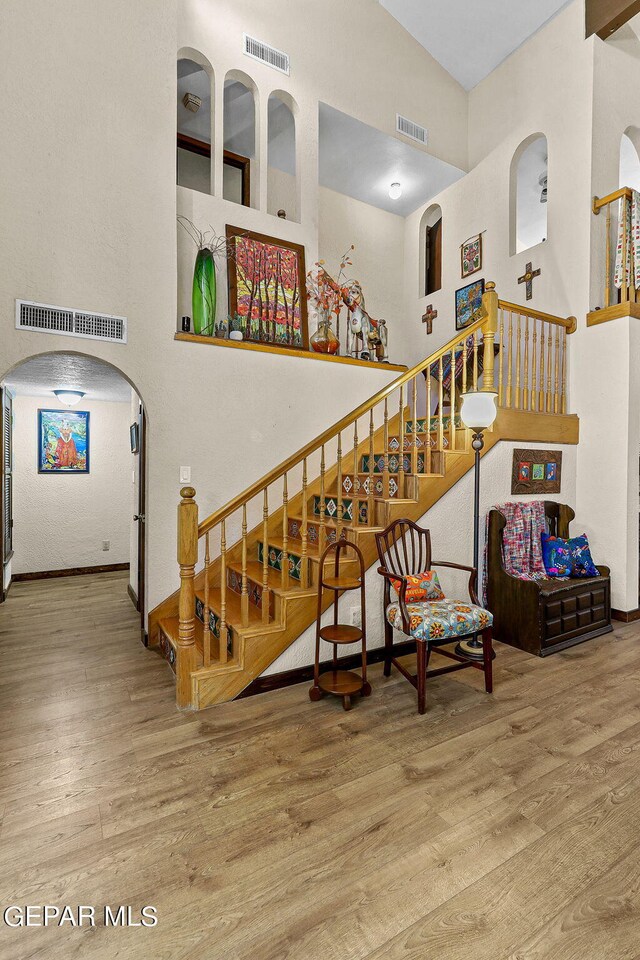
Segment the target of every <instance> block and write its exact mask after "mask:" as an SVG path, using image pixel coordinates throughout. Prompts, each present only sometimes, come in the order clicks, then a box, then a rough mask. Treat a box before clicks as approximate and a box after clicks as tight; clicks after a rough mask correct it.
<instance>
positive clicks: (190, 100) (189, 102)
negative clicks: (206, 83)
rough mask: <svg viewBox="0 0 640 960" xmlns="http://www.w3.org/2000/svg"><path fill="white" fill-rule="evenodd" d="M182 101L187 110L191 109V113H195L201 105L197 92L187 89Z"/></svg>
mask: <svg viewBox="0 0 640 960" xmlns="http://www.w3.org/2000/svg"><path fill="white" fill-rule="evenodd" d="M182 102H183V104H184V105H185V107H186V108H187V110H191V113H197V112H198V110H199V109H200V107H201V106H202V98H201V97H199V96H198V95H197V94H195V93H189V92H188V91H187V93H185V95H184V97H183V98H182Z"/></svg>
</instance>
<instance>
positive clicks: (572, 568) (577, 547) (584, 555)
mask: <svg viewBox="0 0 640 960" xmlns="http://www.w3.org/2000/svg"><path fill="white" fill-rule="evenodd" d="M542 561H543V563H544V566H545V570H546V571H547V574H548V575H549V576H550V577H560V578H565V577H599V576H600V573H599V571H598V568H597V567H596V565H595V564H594V562H593V558H592V556H591V550H590V549H589V541H588V539H587V535H586V534H585V533H583V534H581V535H580V536H579V537H571V538H570V539H568V540H563V539H562V538H561V537H551V536H549V534H548V533H543V534H542Z"/></svg>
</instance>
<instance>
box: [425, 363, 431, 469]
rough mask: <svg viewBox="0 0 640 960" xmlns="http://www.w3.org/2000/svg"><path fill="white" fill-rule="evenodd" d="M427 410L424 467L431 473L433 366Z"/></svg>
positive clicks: (428, 377)
mask: <svg viewBox="0 0 640 960" xmlns="http://www.w3.org/2000/svg"><path fill="white" fill-rule="evenodd" d="M426 380H427V384H426V386H427V408H426V410H425V444H426V446H425V454H424V467H425V470H426V472H427V473H431V364H429V366H428V367H427V377H426Z"/></svg>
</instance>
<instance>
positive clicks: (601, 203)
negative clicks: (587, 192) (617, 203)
mask: <svg viewBox="0 0 640 960" xmlns="http://www.w3.org/2000/svg"><path fill="white" fill-rule="evenodd" d="M632 193H633V191H632V190H631V187H620V189H619V190H614V191H613V193H608V194H607V196H606V197H594V198H593V212H594V213H595V215H596V217H597V216H598V214H599V213H600V211H601V210H602V208H603V207H606V206H607V205H608V204H609V203H613V202H614V200H622V198H623V197H626V198H627V200H630V199H631V195H632Z"/></svg>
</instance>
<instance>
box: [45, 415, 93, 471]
mask: <svg viewBox="0 0 640 960" xmlns="http://www.w3.org/2000/svg"><path fill="white" fill-rule="evenodd" d="M38 473H89V413H88V411H87V410H38Z"/></svg>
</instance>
